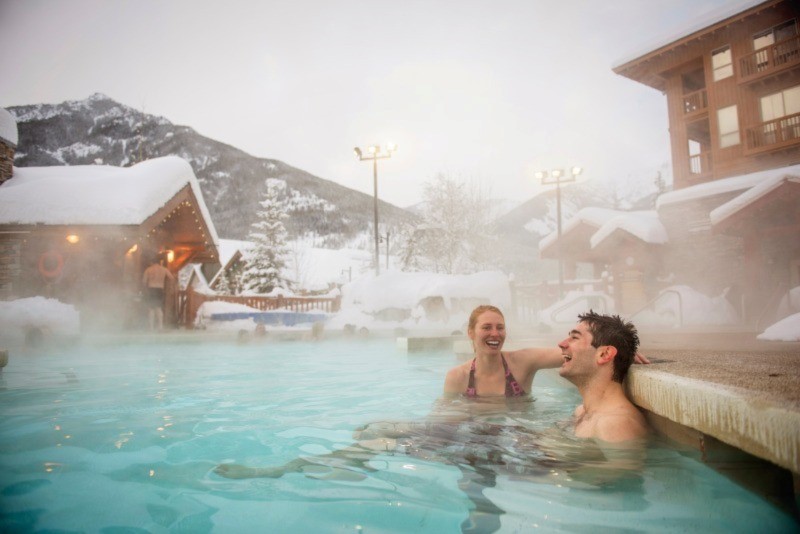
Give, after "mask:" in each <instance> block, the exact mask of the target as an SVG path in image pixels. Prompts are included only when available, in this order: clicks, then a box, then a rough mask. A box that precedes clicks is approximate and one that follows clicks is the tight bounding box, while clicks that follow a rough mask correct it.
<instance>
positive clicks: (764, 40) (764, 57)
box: [753, 19, 797, 71]
mask: <svg viewBox="0 0 800 534" xmlns="http://www.w3.org/2000/svg"><path fill="white" fill-rule="evenodd" d="M795 35H797V24H795V21H794V19H792V20H787V21H786V22H783V23H781V24H778V25H777V26H774V27H772V28H770V29H768V30H764V31H763V32H760V33H757V34H755V35H754V36H753V50H760V51H759V52H757V53H756V69H757V70H759V71H761V70H763V69H765V68H767V67H768V66H769V57H770V54H769V52H768V51H767V50H766V48H767V47H768V46H772V45H774V44H775V43H779V42H781V41H783V40H785V39H789V38H790V37H794V36H795ZM788 46H789V48H788V50H783V48H785V47H786V45H782V46H781V47H778V48H781V50H777V49H776V50H775V55H776V56H779V57H776V58H775V60H778V59H781V58H780V56H783V55H784V54H786V53H787V52H788V53H792V52H796V47H795V46H793V45H792V44H791V43H789V45H788ZM773 61H774V60H773ZM784 62H785V61H778V63H784Z"/></svg>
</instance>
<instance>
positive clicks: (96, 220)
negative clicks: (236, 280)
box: [0, 109, 219, 328]
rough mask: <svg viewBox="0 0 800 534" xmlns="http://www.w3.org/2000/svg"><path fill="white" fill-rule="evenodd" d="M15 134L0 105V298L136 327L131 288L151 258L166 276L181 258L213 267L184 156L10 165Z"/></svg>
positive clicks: (205, 223) (201, 208) (208, 231)
mask: <svg viewBox="0 0 800 534" xmlns="http://www.w3.org/2000/svg"><path fill="white" fill-rule="evenodd" d="M16 136H17V132H16V124H15V123H14V122H13V117H11V115H10V114H9V113H8V112H7V111H6V110H2V109H0V299H4V300H10V299H15V298H23V297H30V296H36V295H43V296H47V297H52V298H57V299H59V300H60V301H62V302H65V303H68V304H72V305H74V306H75V307H76V308H77V309H78V310H79V311H80V312H81V323H82V327H87V326H88V327H91V326H93V325H96V326H98V327H103V328H107V327H124V326H129V327H136V326H143V324H144V323H143V321H144V320H145V319H146V312H145V311H143V310H142V309H141V303H140V300H139V291H140V289H141V278H142V272H143V271H144V269H145V268H146V267H147V265H148V264H149V261H150V260H151V259H152V258H153V257H155V256H157V255H160V256H161V257H163V258H165V259H166V261H167V264H166V266H167V268H168V269H169V270H170V271H171V272H172V273H173V274H176V273H177V272H178V271H179V270H180V269H181V268H182V267H183V266H184V265H186V264H188V263H190V262H191V263H201V264H206V265H207V266H208V267H209V272H213V270H212V269H215V268H218V267H219V262H218V253H217V242H218V238H217V235H216V231H215V229H214V226H213V224H212V222H211V219H210V216H209V213H208V210H207V208H206V205H205V202H204V201H203V197H202V194H201V192H200V188H199V185H198V183H197V179H196V177H195V176H194V172H193V171H192V168H191V166H190V165H189V164H188V163H187V162H186V161H185V160H183V159H181V158H178V157H174V156H169V157H164V158H156V159H152V160H148V161H143V162H141V163H138V164H136V165H133V166H131V167H126V168H120V167H111V166H106V165H83V166H64V167H23V168H17V167H13V157H14V152H15V149H16V142H17V137H16ZM207 274H208V273H207ZM176 278H177V277H176ZM176 291H177V287H171V288H168V292H167V303H166V306H165V321H170V320H171V321H172V322H173V324H174V320H175V317H176V312H177V309H176V305H177V298H176V296H175V295H176ZM167 324H169V323H168V322H167Z"/></svg>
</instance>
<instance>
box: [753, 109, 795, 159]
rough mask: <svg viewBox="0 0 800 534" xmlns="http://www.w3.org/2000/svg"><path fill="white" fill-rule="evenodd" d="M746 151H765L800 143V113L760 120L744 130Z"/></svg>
mask: <svg viewBox="0 0 800 534" xmlns="http://www.w3.org/2000/svg"><path fill="white" fill-rule="evenodd" d="M745 131H746V135H745V137H746V143H747V145H746V151H747V152H749V153H755V152H765V151H768V150H775V149H779V148H783V147H786V146H795V145H798V144H800V113H794V114H792V115H786V116H785V117H781V118H779V119H774V120H771V121H767V122H762V123H761V124H757V125H756V126H751V127H749V128H747V129H746V130H745Z"/></svg>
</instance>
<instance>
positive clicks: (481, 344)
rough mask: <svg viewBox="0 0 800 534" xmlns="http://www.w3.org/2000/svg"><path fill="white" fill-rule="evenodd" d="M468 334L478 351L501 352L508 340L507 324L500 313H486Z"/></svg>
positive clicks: (479, 317) (481, 315)
mask: <svg viewBox="0 0 800 534" xmlns="http://www.w3.org/2000/svg"><path fill="white" fill-rule="evenodd" d="M468 333H469V338H470V339H471V340H472V344H473V346H474V347H475V350H476V351H481V352H500V349H502V348H503V343H505V340H506V323H505V320H504V319H503V316H502V315H500V314H499V313H497V312H494V311H485V312H483V313H482V314H480V315H479V316H478V320H477V321H476V322H475V328H473V329H471V330H469V332H468Z"/></svg>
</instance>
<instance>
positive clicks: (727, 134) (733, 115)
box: [717, 106, 739, 148]
mask: <svg viewBox="0 0 800 534" xmlns="http://www.w3.org/2000/svg"><path fill="white" fill-rule="evenodd" d="M717 122H718V124H719V147H720V148H726V147H729V146H734V145H738V144H739V116H738V115H737V112H736V106H728V107H726V108H721V109H718V110H717Z"/></svg>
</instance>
